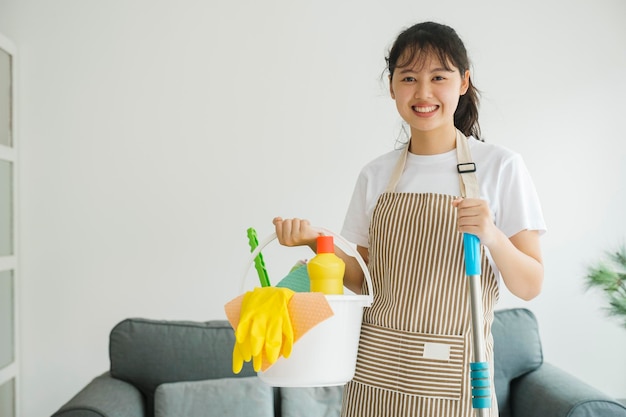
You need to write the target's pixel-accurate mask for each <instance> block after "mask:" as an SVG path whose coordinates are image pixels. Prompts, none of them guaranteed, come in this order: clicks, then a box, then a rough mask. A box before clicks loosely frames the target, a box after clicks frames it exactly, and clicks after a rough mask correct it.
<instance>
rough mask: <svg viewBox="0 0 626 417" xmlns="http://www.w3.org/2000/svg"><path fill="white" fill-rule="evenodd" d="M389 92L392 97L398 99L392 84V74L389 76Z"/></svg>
mask: <svg viewBox="0 0 626 417" xmlns="http://www.w3.org/2000/svg"><path fill="white" fill-rule="evenodd" d="M389 94H390V95H391V98H392V99H394V100H395V99H396V95H395V94H394V92H393V85H392V84H391V75H390V76H389Z"/></svg>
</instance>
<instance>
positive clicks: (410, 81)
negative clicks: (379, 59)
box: [402, 77, 415, 83]
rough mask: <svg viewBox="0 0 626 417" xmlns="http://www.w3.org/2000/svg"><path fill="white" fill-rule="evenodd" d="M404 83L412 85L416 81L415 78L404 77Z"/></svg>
mask: <svg viewBox="0 0 626 417" xmlns="http://www.w3.org/2000/svg"><path fill="white" fill-rule="evenodd" d="M402 81H404V82H407V83H412V82H413V81H415V78H413V77H404V78H403V79H402Z"/></svg>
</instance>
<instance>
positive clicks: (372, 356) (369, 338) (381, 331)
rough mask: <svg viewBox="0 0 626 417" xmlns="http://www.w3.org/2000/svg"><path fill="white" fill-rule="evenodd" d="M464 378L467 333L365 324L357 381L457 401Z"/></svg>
mask: <svg viewBox="0 0 626 417" xmlns="http://www.w3.org/2000/svg"><path fill="white" fill-rule="evenodd" d="M464 378H465V337H464V336H458V335H437V334H424V333H412V332H405V331H400V330H394V329H388V328H384V327H379V326H374V325H371V324H363V326H362V328H361V339H360V342H359V354H358V357H357V367H356V373H355V377H354V380H355V381H357V382H360V383H363V384H366V385H371V386H374V387H378V388H381V389H387V390H392V391H397V392H401V393H404V394H408V395H416V396H420V397H431V398H443V399H449V400H458V399H460V398H461V391H462V389H463V380H464Z"/></svg>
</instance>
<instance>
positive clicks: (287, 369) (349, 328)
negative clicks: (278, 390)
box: [244, 229, 373, 387]
mask: <svg viewBox="0 0 626 417" xmlns="http://www.w3.org/2000/svg"><path fill="white" fill-rule="evenodd" d="M320 230H322V231H323V232H324V233H325V234H329V235H332V236H334V238H335V244H336V245H337V246H339V247H340V248H341V249H342V250H343V251H344V252H345V253H347V254H349V255H352V256H354V257H355V258H356V260H357V261H358V263H359V265H360V266H361V269H362V270H363V274H364V275H365V281H366V283H367V287H368V294H367V295H326V300H327V301H328V303H329V304H330V307H331V308H332V310H333V313H334V314H333V316H332V317H330V318H328V319H326V320H324V321H323V322H321V323H320V324H318V325H317V326H315V327H313V328H312V329H311V330H309V331H308V332H307V333H305V334H304V335H303V336H302V337H301V338H300V339H299V340H298V341H297V342H296V343H294V345H293V349H292V351H291V355H290V356H289V358H284V357H280V358H279V359H278V360H277V361H276V362H275V363H274V364H273V365H272V366H271V367H269V368H268V369H266V370H265V371H264V372H259V373H258V376H259V378H261V380H262V381H263V382H265V383H266V384H268V385H271V386H275V387H322V386H333V385H344V384H346V383H347V382H349V381H350V380H351V379H352V378H353V377H354V371H355V367H356V356H357V351H358V348H359V336H360V334H361V322H362V320H363V308H364V307H369V306H371V305H372V301H373V295H372V294H373V287H372V279H371V277H370V274H369V271H368V269H367V265H366V264H365V261H363V258H362V257H361V255H360V254H359V253H358V252H357V251H356V250H355V249H354V247H352V245H350V243H348V241H346V240H345V239H344V238H343V237H341V236H340V235H337V234H335V233H333V232H331V231H330V230H326V229H320ZM274 239H276V234H275V233H274V234H272V235H270V236H269V237H268V238H266V239H265V240H264V241H263V242H261V243H260V244H259V246H258V247H257V248H256V249H255V250H254V251H253V252H252V254H251V256H250V260H249V261H248V263H247V268H246V272H245V274H244V277H245V276H246V274H247V273H248V270H249V269H250V265H251V264H252V263H253V262H254V258H256V256H257V255H258V254H259V253H260V252H261V250H262V249H263V248H264V247H265V246H267V245H268V244H269V243H270V242H272V241H273V240H274Z"/></svg>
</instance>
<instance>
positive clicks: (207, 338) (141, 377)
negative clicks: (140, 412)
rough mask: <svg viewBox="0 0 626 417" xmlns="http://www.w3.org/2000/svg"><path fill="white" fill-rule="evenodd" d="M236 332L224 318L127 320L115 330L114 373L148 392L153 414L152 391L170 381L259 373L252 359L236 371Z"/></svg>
mask: <svg viewBox="0 0 626 417" xmlns="http://www.w3.org/2000/svg"><path fill="white" fill-rule="evenodd" d="M234 343H235V336H234V332H233V329H232V327H231V326H230V324H229V323H228V321H226V320H215V321H210V322H206V323H202V322H189V321H162V320H148V319H139V318H135V319H126V320H123V321H122V322H120V323H119V324H117V325H116V326H115V327H114V328H113V330H112V331H111V335H110V339H109V355H110V359H111V375H112V376H113V377H114V378H118V379H121V380H123V381H127V382H130V383H131V384H133V385H135V386H136V387H137V388H138V389H139V390H140V391H141V392H142V393H143V394H144V395H145V397H146V409H147V411H148V415H149V416H151V415H152V409H153V402H154V391H155V389H156V388H157V387H158V386H159V385H161V384H163V383H168V382H179V381H198V380H204V379H216V378H231V377H245V376H255V375H256V373H255V372H254V370H253V369H252V366H251V365H250V363H246V364H244V367H243V369H242V371H241V372H240V373H239V374H238V375H235V374H233V371H232V349H233V346H234Z"/></svg>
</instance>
